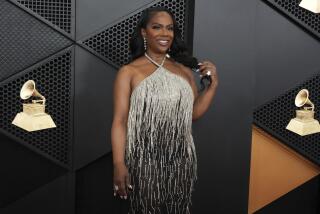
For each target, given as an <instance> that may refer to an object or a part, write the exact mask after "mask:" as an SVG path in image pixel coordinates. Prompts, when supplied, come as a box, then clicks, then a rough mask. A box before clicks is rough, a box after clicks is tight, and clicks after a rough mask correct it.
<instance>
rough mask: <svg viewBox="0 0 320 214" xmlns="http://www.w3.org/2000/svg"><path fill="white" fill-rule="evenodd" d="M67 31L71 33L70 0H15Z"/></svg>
mask: <svg viewBox="0 0 320 214" xmlns="http://www.w3.org/2000/svg"><path fill="white" fill-rule="evenodd" d="M16 1H17V2H18V3H20V4H22V5H23V6H25V7H27V8H29V9H30V10H32V11H33V12H35V13H37V14H38V15H40V16H41V17H43V18H44V19H46V20H48V21H50V22H51V23H52V24H54V25H56V26H58V27H59V28H60V29H62V30H64V31H65V32H67V33H71V15H72V2H71V0H16Z"/></svg>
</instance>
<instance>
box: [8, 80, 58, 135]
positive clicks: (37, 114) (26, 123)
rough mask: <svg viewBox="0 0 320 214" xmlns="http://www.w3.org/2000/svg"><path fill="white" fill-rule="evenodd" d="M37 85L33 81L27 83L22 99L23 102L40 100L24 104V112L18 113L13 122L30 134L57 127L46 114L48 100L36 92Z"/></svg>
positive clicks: (24, 86) (22, 90)
mask: <svg viewBox="0 0 320 214" xmlns="http://www.w3.org/2000/svg"><path fill="white" fill-rule="evenodd" d="M35 85H36V84H35V82H34V81H33V80H28V81H27V82H25V83H24V84H23V86H22V88H21V91H20V97H21V99H23V100H26V99H28V98H30V97H38V98H40V99H37V100H32V103H23V112H20V113H18V114H17V115H16V117H15V118H14V120H13V121H12V124H14V125H16V126H18V127H20V128H22V129H24V130H26V131H29V132H31V131H37V130H42V129H48V128H54V127H56V125H55V123H54V122H53V120H52V118H51V116H50V115H48V114H47V113H45V104H46V98H45V97H44V96H42V95H41V94H40V93H39V92H38V91H37V90H36V87H35Z"/></svg>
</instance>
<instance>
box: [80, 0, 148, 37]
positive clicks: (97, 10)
mask: <svg viewBox="0 0 320 214" xmlns="http://www.w3.org/2000/svg"><path fill="white" fill-rule="evenodd" d="M152 2H154V0H134V1H130V0H116V1H108V5H107V6H106V1H105V0H90V1H88V0H77V4H76V12H75V15H76V20H77V22H76V33H75V34H76V40H81V39H82V38H88V36H89V35H94V34H95V32H100V31H101V30H102V29H106V26H111V25H113V24H115V23H117V22H119V21H120V20H122V19H123V18H124V17H125V16H128V14H132V13H133V11H137V9H138V8H142V7H146V5H148V4H150V3H152ZM93 20H94V21H93Z"/></svg>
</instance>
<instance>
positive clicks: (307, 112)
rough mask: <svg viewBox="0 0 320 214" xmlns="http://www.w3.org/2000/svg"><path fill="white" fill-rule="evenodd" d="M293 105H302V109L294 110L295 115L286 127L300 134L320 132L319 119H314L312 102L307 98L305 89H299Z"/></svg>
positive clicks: (307, 94) (307, 93) (307, 92)
mask: <svg viewBox="0 0 320 214" xmlns="http://www.w3.org/2000/svg"><path fill="white" fill-rule="evenodd" d="M295 105H296V106H297V107H303V109H300V110H296V117H295V118H293V119H291V120H290V122H289V124H288V125H287V127H286V129H288V130H290V131H292V132H294V133H296V134H299V135H301V136H304V135H309V134H314V133H317V132H320V125H319V121H318V120H316V119H314V104H313V103H312V102H311V101H310V100H309V91H308V90H307V89H302V90H300V91H299V93H298V94H297V96H296V99H295ZM306 105H308V106H306Z"/></svg>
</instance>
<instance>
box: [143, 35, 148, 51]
mask: <svg viewBox="0 0 320 214" xmlns="http://www.w3.org/2000/svg"><path fill="white" fill-rule="evenodd" d="M143 45H144V50H145V51H146V50H147V40H146V37H143Z"/></svg>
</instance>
